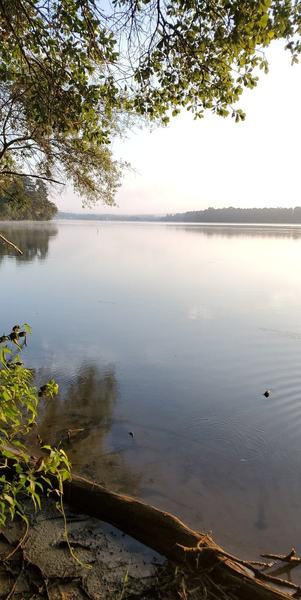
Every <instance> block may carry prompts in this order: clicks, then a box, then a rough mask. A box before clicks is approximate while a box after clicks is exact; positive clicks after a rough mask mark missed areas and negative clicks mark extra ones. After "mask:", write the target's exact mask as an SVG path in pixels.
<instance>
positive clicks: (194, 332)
mask: <svg viewBox="0 0 301 600" xmlns="http://www.w3.org/2000/svg"><path fill="white" fill-rule="evenodd" d="M5 227H6V229H5ZM1 231H2V232H3V233H4V235H6V236H7V237H9V238H10V239H11V240H12V241H14V242H15V243H16V244H17V245H18V246H20V247H21V248H23V249H24V250H25V252H24V256H23V257H20V258H19V257H16V256H15V255H14V254H13V253H12V252H7V251H6V249H5V248H4V247H3V246H0V289H1V296H0V311H1V312H0V315H1V319H0V335H1V334H2V333H4V332H7V331H8V330H9V329H10V327H11V326H12V325H14V324H16V323H20V324H22V323H23V322H27V323H30V324H31V326H32V329H33V335H32V336H31V338H30V340H29V343H28V347H27V349H26V350H25V352H24V359H25V360H26V364H27V365H28V366H30V367H34V368H36V370H37V379H38V381H39V382H40V381H41V382H42V381H45V379H47V378H49V377H54V378H56V379H57V380H58V382H59V383H60V388H61V392H60V396H59V398H57V399H55V400H51V401H50V400H48V401H47V403H46V404H44V405H43V407H42V412H41V422H40V424H39V432H40V434H41V435H42V436H43V439H45V441H47V442H54V443H58V442H60V441H61V442H62V444H63V445H64V447H65V448H66V449H67V450H68V452H69V453H70V455H71V459H72V460H73V463H74V469H76V470H77V471H81V472H84V473H87V474H88V475H89V476H90V477H93V478H95V479H96V480H99V481H102V482H104V483H106V484H107V485H110V486H111V487H113V488H114V489H118V490H121V491H126V492H128V493H131V494H134V495H137V496H139V497H142V498H144V499H146V500H147V501H149V502H151V503H153V504H155V505H156V506H158V507H161V508H164V509H166V510H171V511H173V512H175V513H176V514H177V515H179V516H180V517H181V518H183V519H185V520H186V521H188V522H189V523H190V524H191V525H192V526H193V527H195V528H197V529H199V530H203V531H210V530H211V531H212V532H213V535H214V537H215V538H216V539H217V541H219V542H220V543H222V544H224V546H226V548H227V549H229V550H232V551H235V552H240V553H241V554H244V555H246V556H248V557H250V555H255V554H256V553H257V552H260V551H269V550H272V551H273V552H277V551H281V552H285V551H286V550H288V549H289V548H290V547H291V546H292V545H298V541H299V539H300V536H301V524H300V518H299V517H300V508H301V477H300V472H301V278H300V264H301V229H300V228H298V227H289V226H285V227H283V228H282V227H279V226H276V227H274V226H260V227H257V226H247V227H240V226H229V225H225V226H223V225H219V226H212V225H207V226H199V225H191V226H190V225H187V224H185V225H180V224H175V225H168V224H142V223H130V224H129V223H114V224H112V223H104V222H101V223H98V222H77V221H76V222H53V223H47V224H40V223H39V224H28V223H26V224H20V223H17V224H12V223H10V224H9V225H8V224H6V225H3V224H1ZM265 389H270V390H271V395H270V397H269V398H265V397H264V396H263V395H262V394H263V392H264V391H265ZM76 428H80V429H83V431H81V432H79V433H78V434H77V435H75V436H74V438H73V439H71V440H70V441H69V440H68V436H67V432H68V429H76ZM130 431H131V432H133V433H134V437H132V436H130V435H129V432H130Z"/></svg>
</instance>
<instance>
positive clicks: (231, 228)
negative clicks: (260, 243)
mask: <svg viewBox="0 0 301 600" xmlns="http://www.w3.org/2000/svg"><path fill="white" fill-rule="evenodd" d="M167 227H168V226H167ZM175 229H179V230H180V231H186V232H187V233H198V234H200V233H201V234H202V235H204V236H206V237H221V238H233V237H243V238H254V237H261V238H286V239H294V240H300V238H301V227H289V226H287V227H286V226H281V227H279V226H277V225H271V226H269V225H263V226H262V225H243V224H242V225H238V224H236V225H235V224H233V225H231V224H230V225H210V224H207V225H190V226H189V225H188V226H187V225H179V226H177V225H176V226H175Z"/></svg>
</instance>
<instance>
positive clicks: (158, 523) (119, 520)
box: [64, 474, 299, 600]
mask: <svg viewBox="0 0 301 600" xmlns="http://www.w3.org/2000/svg"><path fill="white" fill-rule="evenodd" d="M64 500H65V502H67V504H68V505H69V506H70V507H71V508H73V509H75V510H79V511H81V512H84V513H86V514H89V515H91V516H94V517H98V518H100V519H102V520H104V521H107V522H108V523H110V524H111V525H114V526H115V527H117V528H118V529H121V530H122V531H124V532H125V533H127V534H129V535H131V536H132V537H134V538H135V539H137V540H139V541H140V542H142V543H143V544H145V545H146V546H149V547H150V548H153V549H154V550H156V551H157V552H159V553H160V554H162V555H163V556H165V557H166V558H168V559H170V560H171V561H174V562H176V563H177V564H181V565H183V566H184V567H187V568H189V569H193V570H194V571H195V569H197V570H198V571H200V574H201V572H202V571H204V570H205V571H206V572H207V573H208V572H210V576H211V577H212V579H213V580H214V581H217V582H218V583H220V584H221V585H223V586H225V588H227V589H229V590H230V591H231V593H232V594H234V595H235V596H236V597H237V598H242V599H243V600H284V599H287V598H290V597H291V595H289V594H288V593H286V592H283V591H280V590H278V589H276V588H275V587H272V586H271V585H270V583H269V580H270V581H272V582H273V583H274V584H278V585H280V584H281V581H280V580H276V578H272V577H271V578H270V576H269V575H265V573H263V572H261V571H259V569H258V568H255V567H254V565H253V564H252V563H249V562H247V561H241V560H240V559H239V558H236V557H234V556H232V555H231V554H228V553H227V552H225V551H224V550H223V548H221V547H220V546H219V545H218V544H216V543H215V542H214V540H213V539H212V538H211V537H210V536H209V535H207V534H203V533H200V532H197V531H194V530H193V529H190V528H189V527H188V526H187V525H185V523H183V522H182V521H181V520H180V519H178V518H177V517H175V516H174V515H172V514H170V513H168V512H164V511H161V510H158V509H157V508H155V507H153V506H151V505H149V504H146V503H144V502H142V501H140V500H137V499H135V498H131V497H130V496H126V495H123V494H118V493H116V492H112V491H110V490H108V489H106V488H105V487H103V486H102V485H99V484H97V483H95V482H93V481H90V480H88V479H86V478H84V477H80V476H79V475H75V474H74V475H72V480H70V481H66V482H64ZM265 578H266V579H267V580H266V581H264V579H265ZM286 584H287V587H289V586H290V584H289V582H285V585H286ZM293 589H294V591H295V592H296V590H297V593H298V591H299V589H298V588H297V586H293Z"/></svg>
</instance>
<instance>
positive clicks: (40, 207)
mask: <svg viewBox="0 0 301 600" xmlns="http://www.w3.org/2000/svg"><path fill="white" fill-rule="evenodd" d="M56 212H57V208H56V206H55V204H53V202H50V200H49V199H48V191H47V187H46V184H45V182H44V181H43V180H41V179H38V180H33V179H31V178H30V177H20V178H18V179H17V180H15V181H12V182H11V183H10V185H9V186H8V187H7V188H6V189H5V190H4V191H3V192H2V194H1V190H0V219H2V220H7V221H23V220H30V221H48V220H50V219H52V218H53V217H54V215H55V214H56Z"/></svg>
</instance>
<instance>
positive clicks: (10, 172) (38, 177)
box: [0, 169, 65, 185]
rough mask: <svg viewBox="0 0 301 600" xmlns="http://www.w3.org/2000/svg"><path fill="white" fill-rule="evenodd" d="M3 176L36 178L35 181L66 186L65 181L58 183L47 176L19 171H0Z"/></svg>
mask: <svg viewBox="0 0 301 600" xmlns="http://www.w3.org/2000/svg"><path fill="white" fill-rule="evenodd" d="M1 175H15V176H16V177H34V178H35V179H44V181H50V182H51V183H58V184H59V185H65V184H64V182H63V181H58V180H57V179H52V178H51V177H47V176H46V175H34V174H33V173H18V172H17V171H8V170H6V169H5V170H4V171H0V176H1Z"/></svg>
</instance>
